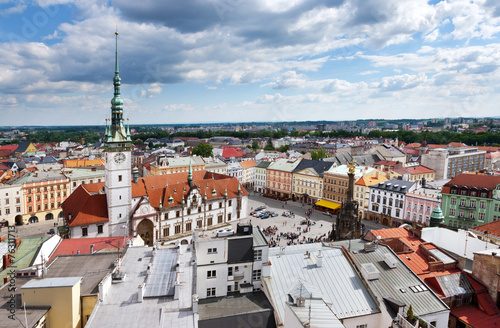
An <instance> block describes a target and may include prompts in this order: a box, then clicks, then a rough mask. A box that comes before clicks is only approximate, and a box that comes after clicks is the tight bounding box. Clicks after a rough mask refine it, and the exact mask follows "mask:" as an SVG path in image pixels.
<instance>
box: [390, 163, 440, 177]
mask: <svg viewBox="0 0 500 328" xmlns="http://www.w3.org/2000/svg"><path fill="white" fill-rule="evenodd" d="M393 171H394V172H396V173H399V174H401V175H403V174H410V175H413V174H426V173H436V171H435V170H433V169H430V168H428V167H426V166H423V165H418V166H411V167H397V168H395V169H393Z"/></svg>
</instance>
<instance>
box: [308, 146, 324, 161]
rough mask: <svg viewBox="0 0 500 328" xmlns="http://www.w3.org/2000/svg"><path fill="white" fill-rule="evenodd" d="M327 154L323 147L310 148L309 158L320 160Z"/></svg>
mask: <svg viewBox="0 0 500 328" xmlns="http://www.w3.org/2000/svg"><path fill="white" fill-rule="evenodd" d="M326 157H327V154H326V152H325V150H324V149H323V148H318V150H311V159H313V160H320V159H322V158H326Z"/></svg>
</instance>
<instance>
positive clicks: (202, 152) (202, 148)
mask: <svg viewBox="0 0 500 328" xmlns="http://www.w3.org/2000/svg"><path fill="white" fill-rule="evenodd" d="M213 149H214V147H213V146H212V145H209V144H206V143H203V142H202V143H199V144H198V145H197V146H195V147H194V148H193V150H192V151H191V154H193V155H198V156H201V157H213V156H214V154H213V153H212V150H213Z"/></svg>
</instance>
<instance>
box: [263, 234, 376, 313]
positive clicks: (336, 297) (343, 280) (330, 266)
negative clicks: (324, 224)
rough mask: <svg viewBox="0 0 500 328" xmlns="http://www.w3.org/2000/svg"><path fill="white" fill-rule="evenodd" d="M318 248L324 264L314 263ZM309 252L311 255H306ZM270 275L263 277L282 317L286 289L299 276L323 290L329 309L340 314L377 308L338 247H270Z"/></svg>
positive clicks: (287, 291) (366, 311) (286, 295)
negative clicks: (318, 265)
mask: <svg viewBox="0 0 500 328" xmlns="http://www.w3.org/2000/svg"><path fill="white" fill-rule="evenodd" d="M320 249H321V252H322V255H323V265H322V266H321V267H317V265H316V254H318V251H319V250H320ZM306 251H308V252H310V253H311V256H310V257H307V256H306V255H305V253H306ZM269 260H270V261H271V274H270V277H265V278H263V284H264V285H265V286H266V287H267V289H268V291H269V295H270V298H271V302H272V303H273V305H274V307H275V310H276V312H277V313H278V316H279V318H280V319H281V321H283V318H284V311H285V306H286V305H285V302H286V301H287V300H288V293H289V291H290V290H292V289H293V287H294V286H295V284H296V283H297V280H298V279H300V280H301V281H303V282H306V283H308V284H309V285H313V286H316V288H317V289H318V290H320V291H321V293H322V294H323V300H324V301H325V302H326V303H327V304H329V306H330V308H331V310H332V312H333V313H334V314H335V315H336V316H337V317H338V318H339V319H341V320H342V319H345V318H351V317H357V316H362V315H369V314H376V313H379V312H380V309H379V308H378V305H377V303H376V301H375V300H374V299H373V298H372V296H371V295H370V293H369V292H368V290H367V288H366V287H365V285H364V284H363V283H362V281H361V279H360V277H359V276H358V275H357V274H356V271H355V270H354V268H353V267H352V266H351V264H350V263H349V261H348V260H347V258H346V257H345V254H344V253H343V251H342V249H341V248H337V247H323V246H322V245H321V244H319V243H316V244H301V245H294V246H288V247H286V248H285V249H284V251H283V252H281V250H280V249H279V248H274V249H270V250H269Z"/></svg>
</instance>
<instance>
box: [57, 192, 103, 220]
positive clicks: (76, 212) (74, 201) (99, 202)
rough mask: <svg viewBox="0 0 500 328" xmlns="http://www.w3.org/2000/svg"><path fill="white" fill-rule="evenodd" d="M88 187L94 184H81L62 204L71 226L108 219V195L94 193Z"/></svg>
mask: <svg viewBox="0 0 500 328" xmlns="http://www.w3.org/2000/svg"><path fill="white" fill-rule="evenodd" d="M87 187H90V188H91V189H92V188H93V187H94V186H92V185H91V184H89V185H80V186H79V187H78V188H76V190H75V191H73V193H72V194H71V195H70V196H69V197H68V198H67V199H66V200H65V201H64V202H63V203H62V205H61V207H62V209H63V211H64V215H65V216H66V222H67V224H68V226H69V227H76V226H81V225H86V224H93V223H98V222H106V221H108V208H107V202H106V195H105V194H93V193H91V192H89V191H87V189H86V188H87ZM70 214H71V219H69V215H70Z"/></svg>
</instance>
